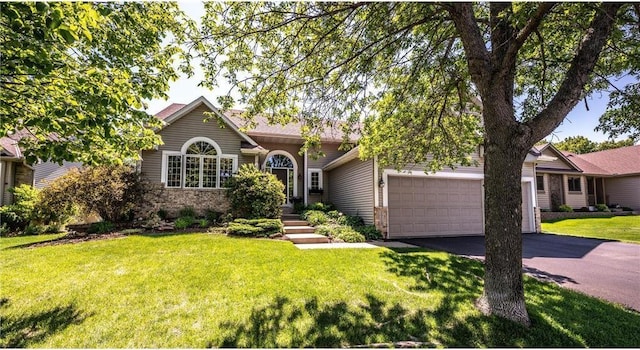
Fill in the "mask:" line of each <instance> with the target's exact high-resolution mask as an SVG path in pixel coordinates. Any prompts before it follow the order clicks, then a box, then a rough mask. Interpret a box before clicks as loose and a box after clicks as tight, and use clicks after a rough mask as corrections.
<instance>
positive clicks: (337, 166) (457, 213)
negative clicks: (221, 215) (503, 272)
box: [140, 97, 539, 238]
mask: <svg viewBox="0 0 640 350" xmlns="http://www.w3.org/2000/svg"><path fill="white" fill-rule="evenodd" d="M205 112H213V113H215V114H216V115H217V116H218V118H219V120H218V121H215V120H212V121H209V122H203V119H205ZM240 113H241V111H236V110H231V111H227V112H225V113H221V112H220V111H219V110H217V109H216V108H215V107H214V106H213V105H212V104H211V103H210V102H209V101H207V100H206V99H205V98H204V97H200V98H198V99H196V100H195V101H193V102H191V103H190V104H188V105H183V104H172V105H171V106H169V107H168V108H166V109H164V110H163V111H161V112H159V113H158V114H157V117H158V118H160V119H162V120H163V121H164V122H165V123H166V124H165V126H164V127H163V128H162V129H161V130H159V131H158V133H159V134H160V135H161V137H162V140H163V141H164V144H163V145H161V146H158V147H157V148H156V149H153V150H145V151H142V154H141V156H142V162H141V166H140V168H141V171H142V174H143V176H144V177H146V179H148V180H149V181H150V182H151V184H152V185H151V196H152V197H151V202H152V206H151V207H150V208H145V209H146V210H147V211H149V212H152V211H157V210H159V209H164V210H166V211H167V212H168V213H169V214H170V215H174V216H175V215H176V214H177V212H178V211H179V210H180V209H182V208H184V207H186V206H192V207H194V208H195V209H197V210H199V211H204V210H206V209H215V210H226V209H227V208H228V203H227V201H226V198H225V197H224V189H223V187H224V182H225V181H226V180H227V179H228V178H229V177H230V176H232V175H233V174H234V173H235V172H236V171H237V169H238V167H239V166H240V165H242V164H255V165H256V166H257V167H258V168H260V169H262V170H264V171H268V172H271V173H273V174H274V175H276V176H277V177H278V178H279V179H280V181H282V182H283V184H285V194H286V198H287V199H286V204H285V205H286V206H292V205H293V202H294V201H295V200H301V201H302V202H304V203H307V204H308V203H313V202H317V201H328V202H332V203H333V204H335V205H336V207H337V208H338V209H339V210H341V211H342V212H344V213H345V214H349V215H358V216H360V217H362V218H363V219H364V221H365V223H367V224H376V226H377V227H378V228H379V229H380V230H381V231H383V232H384V233H385V237H386V238H402V237H424V236H454V235H479V234H480V235H481V234H483V232H484V203H483V202H484V198H483V178H484V175H483V166H482V162H483V158H482V154H481V153H480V150H479V152H478V153H477V154H473V155H471V156H472V157H473V158H474V159H475V160H476V161H477V162H478V163H479V166H478V167H459V168H457V169H456V170H455V171H452V170H449V169H447V170H442V171H440V172H437V173H435V174H425V173H424V171H423V168H422V167H421V166H419V165H418V166H415V167H407V169H406V170H404V171H400V172H398V171H395V170H393V169H391V168H381V167H379V165H378V162H377V160H376V159H375V158H374V159H370V160H366V161H362V160H360V158H359V154H358V148H357V147H356V148H354V149H352V150H351V151H349V152H344V151H341V150H340V149H339V146H340V144H341V142H342V138H343V135H342V133H341V132H340V131H339V130H338V128H327V130H325V132H324V133H323V134H322V135H321V141H322V149H321V151H322V153H324V155H325V156H323V157H318V158H316V157H314V154H310V152H302V155H301V152H300V150H301V146H302V143H303V139H302V137H301V135H300V124H296V123H292V124H288V125H286V126H280V125H268V123H267V122H266V120H265V119H263V118H260V117H258V118H257V119H256V120H255V122H256V124H255V125H256V126H255V127H253V128H248V130H246V131H245V132H242V131H241V129H243V130H244V128H242V126H243V125H244V124H245V123H244V122H243V120H242V119H241V118H240V117H239V115H240ZM353 141H354V142H355V141H356V140H353ZM537 156H538V153H537V152H535V151H533V150H532V151H531V152H530V154H529V156H528V157H527V159H526V161H525V163H524V164H523V168H522V169H523V177H522V185H523V186H522V194H523V232H536V231H539V216H538V215H536V211H535V203H536V191H535V181H534V180H535V170H534V168H535V165H534V163H535V162H536V160H537Z"/></svg>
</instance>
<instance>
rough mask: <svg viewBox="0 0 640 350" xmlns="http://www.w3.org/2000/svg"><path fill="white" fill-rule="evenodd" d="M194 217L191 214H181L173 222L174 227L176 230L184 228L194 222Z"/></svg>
mask: <svg viewBox="0 0 640 350" xmlns="http://www.w3.org/2000/svg"><path fill="white" fill-rule="evenodd" d="M195 221H196V219H194V218H193V216H181V217H179V218H177V219H176V221H175V222H174V227H175V228H176V229H178V230H184V229H185V228H187V227H190V226H191V225H193V224H194V223H195Z"/></svg>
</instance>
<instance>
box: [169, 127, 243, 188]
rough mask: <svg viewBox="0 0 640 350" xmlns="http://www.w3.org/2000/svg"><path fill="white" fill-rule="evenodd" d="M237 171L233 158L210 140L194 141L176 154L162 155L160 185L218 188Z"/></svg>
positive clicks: (196, 139) (200, 139) (199, 139)
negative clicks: (161, 183)
mask: <svg viewBox="0 0 640 350" xmlns="http://www.w3.org/2000/svg"><path fill="white" fill-rule="evenodd" d="M237 167H238V156H237V155H228V154H222V152H221V150H220V147H219V146H218V144H217V143H215V142H214V141H213V140H211V139H208V138H205V137H194V138H192V139H190V140H189V141H187V142H185V143H184V145H183V146H182V149H181V150H180V152H168V151H164V152H163V163H162V168H163V169H162V181H163V182H164V183H165V185H166V187H171V188H181V187H182V188H192V189H193V188H222V187H224V184H225V182H226V181H227V180H228V179H229V178H231V176H232V175H233V173H234V172H235V171H236V169H237Z"/></svg>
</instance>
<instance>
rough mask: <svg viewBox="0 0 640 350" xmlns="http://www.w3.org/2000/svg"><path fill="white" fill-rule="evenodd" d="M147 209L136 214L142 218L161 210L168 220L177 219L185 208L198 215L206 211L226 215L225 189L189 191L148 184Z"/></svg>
mask: <svg viewBox="0 0 640 350" xmlns="http://www.w3.org/2000/svg"><path fill="white" fill-rule="evenodd" d="M148 186H149V191H148V193H147V200H148V202H149V204H148V206H147V207H144V208H140V209H139V210H138V214H139V216H140V217H142V218H144V217H146V216H148V215H149V214H150V213H156V212H157V211H158V210H160V209H163V210H166V211H167V214H168V216H169V217H170V218H176V217H178V212H179V211H180V210H181V209H183V208H185V207H193V208H194V209H195V211H196V213H197V214H198V215H204V214H205V211H206V210H207V209H211V210H215V211H218V212H222V213H226V212H227V211H228V210H229V201H228V200H227V198H226V196H225V192H226V191H227V190H226V189H211V190H189V189H183V188H165V187H164V185H163V184H149V185H148Z"/></svg>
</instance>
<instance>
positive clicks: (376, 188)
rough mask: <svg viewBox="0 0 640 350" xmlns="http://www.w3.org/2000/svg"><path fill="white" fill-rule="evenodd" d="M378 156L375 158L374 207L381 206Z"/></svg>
mask: <svg viewBox="0 0 640 350" xmlns="http://www.w3.org/2000/svg"><path fill="white" fill-rule="evenodd" d="M378 173H379V169H378V156H374V157H373V207H374V208H375V207H379V206H380V188H379V187H380V186H379V185H378Z"/></svg>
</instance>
